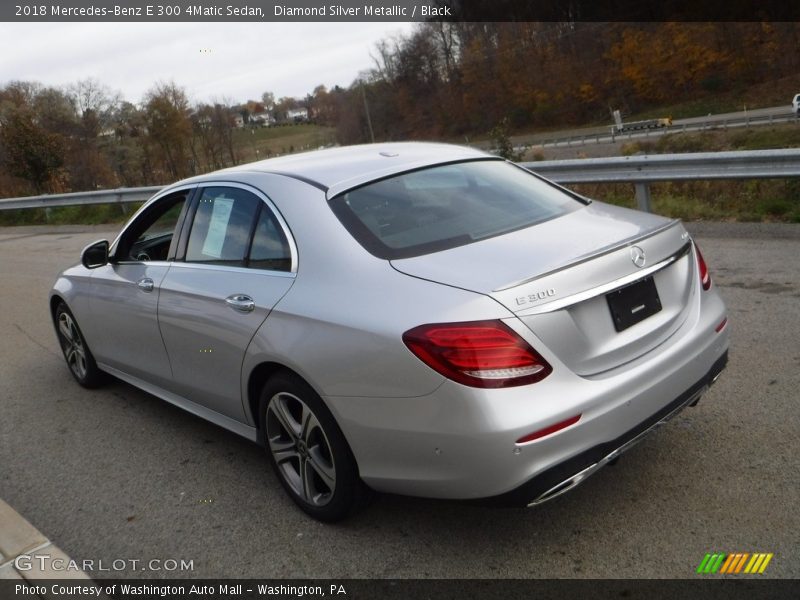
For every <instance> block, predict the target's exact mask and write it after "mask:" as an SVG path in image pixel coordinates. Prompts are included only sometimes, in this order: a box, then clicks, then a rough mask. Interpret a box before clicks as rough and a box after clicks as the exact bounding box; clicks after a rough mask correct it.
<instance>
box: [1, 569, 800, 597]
mask: <svg viewBox="0 0 800 600" xmlns="http://www.w3.org/2000/svg"><path fill="white" fill-rule="evenodd" d="M750 577H752V576H741V577H740V578H736V577H731V578H725V579H720V578H718V577H715V576H710V577H709V576H702V575H698V578H697V579H692V580H674V579H647V580H612V579H604V580H591V579H559V580H555V579H531V580H509V579H498V580H487V579H480V580H463V579H433V580H419V579H399V580H384V579H378V580H369V579H342V580H315V579H305V580H274V579H264V580H258V579H243V580H235V579H227V580H226V579H197V580H187V579H175V580H112V579H109V580H98V581H94V582H93V581H89V580H79V579H69V580H21V579H20V580H16V581H15V580H4V581H0V598H3V599H4V600H5V599H8V600H12V599H13V600H18V599H21V598H36V597H38V596H41V597H46V598H63V599H65V600H66V599H70V600H72V599H78V598H81V599H82V598H112V599H114V600H133V599H137V600H200V599H208V600H216V599H218V598H227V599H229V600H256V599H270V600H293V599H297V598H323V597H324V598H340V599H345V598H346V599H348V600H412V599H413V600H426V599H430V600H439V599H446V600H450V599H452V600H484V599H491V598H502V599H503V600H517V599H519V600H523V599H524V600H564V599H565V598H570V599H572V598H575V599H602V600H620V599H624V600H661V599H663V600H667V599H669V600H674V599H676V598H685V599H692V600H760V599H762V598H763V599H767V598H769V599H770V600H783V599H784V598H785V599H787V600H788V599H790V598H791V599H793V600H794V599H796V598H798V597H800V581H798V580H780V579H766V580H765V579H752V578H750ZM757 577H760V576H757Z"/></svg>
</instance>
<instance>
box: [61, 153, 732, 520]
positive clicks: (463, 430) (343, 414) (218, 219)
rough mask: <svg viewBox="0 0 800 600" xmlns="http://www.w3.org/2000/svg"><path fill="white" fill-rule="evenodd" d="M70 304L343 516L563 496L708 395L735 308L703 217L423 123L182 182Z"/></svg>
mask: <svg viewBox="0 0 800 600" xmlns="http://www.w3.org/2000/svg"><path fill="white" fill-rule="evenodd" d="M50 309H51V312H52V317H53V322H54V324H55V327H56V332H57V335H58V339H59V342H60V344H61V347H62V349H63V351H64V356H65V358H66V362H67V365H68V366H69V369H70V371H71V372H72V375H73V376H74V377H75V379H76V380H77V381H78V383H80V384H81V385H84V386H86V387H94V386H97V385H99V384H101V383H102V381H103V380H104V379H105V377H107V376H108V375H112V376H114V377H117V378H119V379H121V380H123V381H126V382H128V383H130V384H132V385H134V386H137V387H139V388H141V389H143V390H145V391H147V392H149V393H151V394H154V395H156V396H158V397H160V398H162V399H164V400H166V401H167V402H170V403H172V404H175V405H177V406H179V407H181V408H184V409H185V410H187V411H189V412H190V413H193V414H195V415H197V416H199V417H202V418H204V419H207V420H209V421H211V422H213V423H216V424H217V425H220V426H222V427H225V428H227V429H229V430H231V431H233V432H235V433H238V434H240V435H242V436H244V437H246V438H248V439H251V440H253V441H256V442H258V443H260V444H262V445H263V446H264V447H265V448H266V450H267V456H268V457H269V460H270V462H271V463H272V465H273V467H274V470H275V472H276V473H277V476H278V478H279V479H280V482H281V484H282V485H283V487H284V488H285V489H286V491H287V492H288V494H289V496H291V498H292V499H293V500H294V501H295V502H296V503H297V504H298V506H299V507H300V508H302V509H303V510H305V511H306V512H307V513H309V514H310V515H312V516H314V517H316V518H318V519H321V520H327V521H332V520H336V519H341V518H343V517H344V516H346V515H347V514H349V513H351V512H352V511H353V510H354V509H355V508H357V507H359V506H361V505H362V504H363V503H364V500H365V499H367V498H368V497H369V492H370V490H378V491H383V492H391V493H399V494H409V495H415V496H425V497H431V498H450V499H488V500H492V501H497V502H501V503H512V504H522V505H535V504H539V503H541V502H544V501H546V500H550V499H552V498H554V497H556V496H558V495H560V494H562V493H563V492H565V491H567V490H569V489H571V488H572V487H574V486H575V485H577V484H579V483H580V482H581V481H583V480H584V479H585V478H586V477H587V476H588V475H590V474H592V473H593V472H595V471H596V470H598V469H599V468H600V467H602V466H603V465H605V464H607V463H609V462H611V461H613V460H615V459H616V458H617V457H618V456H619V455H620V454H621V453H622V452H623V451H624V450H626V449H628V448H629V447H631V446H632V445H633V444H635V443H636V442H637V441H639V440H640V439H641V438H642V436H644V435H645V434H646V433H647V432H649V431H651V430H652V429H653V428H654V427H656V426H658V425H660V424H661V423H663V422H664V421H666V420H667V419H669V418H670V417H671V416H672V415H674V414H675V413H676V412H677V411H679V410H681V409H682V408H684V407H685V406H688V405H693V404H694V403H696V402H697V400H698V399H699V397H700V395H701V394H702V393H703V392H704V391H705V390H706V389H707V388H708V386H709V385H711V383H713V381H714V380H715V379H716V378H717V377H718V376H719V374H720V373H721V371H722V370H723V368H724V367H725V363H726V360H727V349H728V329H729V328H728V327H727V318H726V310H725V306H724V304H723V302H722V300H721V299H720V297H719V295H718V294H717V292H716V290H715V288H714V287H713V285H712V281H711V276H710V274H709V271H708V267H707V266H706V264H705V262H704V260H703V257H702V255H701V254H700V251H699V249H698V248H697V246H696V244H694V243H693V241H692V240H691V238H690V237H689V234H688V233H687V232H686V230H685V229H684V227H683V226H682V225H681V223H680V222H678V221H673V220H669V219H665V218H662V217H659V216H655V215H652V214H646V213H640V212H636V211H633V210H628V209H625V208H619V207H616V206H611V205H607V204H603V203H601V202H597V201H590V200H588V199H586V198H584V197H582V196H579V195H577V194H575V193H573V192H571V191H569V190H566V189H564V188H561V187H559V186H557V185H555V184H553V183H551V182H549V181H547V180H545V179H542V178H541V177H538V176H537V175H535V174H533V173H531V172H529V171H527V170H525V169H523V168H521V167H519V166H516V165H514V164H512V163H509V162H507V161H504V160H502V159H499V158H497V157H493V156H489V155H486V154H483V153H481V152H478V151H476V150H473V149H469V148H461V147H456V146H447V145H441V144H421V143H404V144H379V145H368V146H356V147H349V148H339V149H333V150H324V151H320V152H312V153H308V154H299V155H294V156H289V157H284V158H279V159H273V160H267V161H263V162H258V163H253V164H248V165H243V166H239V167H236V168H232V169H226V170H223V171H218V172H216V173H211V174H208V175H202V176H199V177H195V178H192V179H188V180H185V181H181V182H179V183H176V184H174V185H172V186H169V187H167V188H165V189H164V190H162V191H161V192H160V193H158V194H157V195H156V196H155V197H153V198H152V199H151V200H150V201H148V202H147V203H146V204H145V205H144V206H143V207H142V208H141V209H140V210H139V211H138V212H137V213H136V214H135V215H134V216H133V217H132V218H131V220H130V221H129V222H128V223H127V224H126V225H125V226H124V227H123V229H122V231H121V233H120V234H119V235H118V236H117V238H116V239H115V240H114V241H113V242H112V243H109V242H108V241H106V240H102V241H99V242H96V243H94V244H91V245H90V246H88V247H87V248H85V249H84V251H83V253H82V256H81V263H80V264H78V265H76V266H74V267H71V268H69V269H67V270H65V271H64V272H63V273H61V274H60V275H59V277H58V280H57V281H56V283H55V285H54V287H53V290H52V292H51V294H50ZM688 442H689V443H691V440H689V441H688Z"/></svg>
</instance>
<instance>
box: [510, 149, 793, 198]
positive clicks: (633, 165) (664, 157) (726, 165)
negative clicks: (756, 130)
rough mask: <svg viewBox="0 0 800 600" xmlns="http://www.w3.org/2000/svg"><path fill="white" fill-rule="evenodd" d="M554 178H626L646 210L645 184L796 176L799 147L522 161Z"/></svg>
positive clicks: (559, 180) (609, 180) (568, 181)
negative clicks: (632, 185)
mask: <svg viewBox="0 0 800 600" xmlns="http://www.w3.org/2000/svg"><path fill="white" fill-rule="evenodd" d="M522 164H523V166H524V167H526V168H528V169H530V170H531V171H535V172H537V173H539V174H540V175H542V176H543V177H547V178H548V179H552V180H553V181H555V182H556V183H561V184H571V183H632V184H634V186H635V187H636V201H637V203H638V205H639V208H640V209H641V210H646V211H649V210H650V187H649V184H650V183H653V182H657V181H699V180H710V179H789V178H794V177H800V149H790V150H747V151H738V152H697V153H691V154H653V155H645V156H621V157H617V156H615V157H613V158H584V159H575V160H550V161H538V162H526V163H522Z"/></svg>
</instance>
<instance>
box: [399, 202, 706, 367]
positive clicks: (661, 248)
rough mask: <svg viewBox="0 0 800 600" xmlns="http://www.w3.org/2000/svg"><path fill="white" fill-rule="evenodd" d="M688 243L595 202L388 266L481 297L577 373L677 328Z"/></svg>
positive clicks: (672, 229) (624, 358) (676, 231)
mask: <svg viewBox="0 0 800 600" xmlns="http://www.w3.org/2000/svg"><path fill="white" fill-rule="evenodd" d="M689 244H690V242H689V236H688V233H687V232H686V230H685V229H684V228H683V226H682V225H681V224H680V223H679V222H677V221H670V220H668V219H664V218H663V217H658V216H655V215H649V214H645V213H639V212H634V211H631V210H628V209H624V208H619V207H615V206H611V205H606V204H603V203H599V202H595V203H592V204H591V205H589V206H587V207H585V208H583V209H581V210H578V211H575V212H571V213H569V214H567V215H564V216H562V217H559V218H557V219H553V220H551V221H547V222H544V223H540V224H538V225H535V226H533V227H529V228H526V229H523V230H519V231H515V232H512V233H509V234H506V235H502V236H497V237H494V238H490V239H486V240H481V241H479V242H475V243H473V244H468V245H466V246H459V247H457V248H452V249H450V250H446V251H443V252H438V253H435V254H428V255H424V256H420V257H415V258H409V259H402V260H394V261H392V265H393V266H394V268H396V269H397V270H399V271H401V272H403V273H406V274H408V275H412V276H415V277H420V278H423V279H428V280H431V281H436V282H440V283H444V284H446V285H452V286H455V287H459V288H463V289H468V290H472V291H475V292H478V293H481V294H486V295H489V296H491V297H492V298H494V299H495V300H497V301H498V302H500V303H501V304H502V305H503V306H505V307H506V308H508V309H509V310H510V311H512V312H513V313H514V314H516V315H517V316H518V317H519V318H520V319H521V320H522V321H523V323H525V325H527V326H528V327H529V328H530V329H531V330H532V331H533V333H534V334H536V336H537V337H539V338H540V339H541V340H542V341H543V342H544V344H545V345H546V347H547V349H549V350H550V351H551V352H553V353H554V354H555V355H556V356H557V357H558V359H559V360H561V361H562V362H563V363H564V364H566V365H567V366H568V367H569V368H570V369H572V370H573V371H574V372H575V373H577V374H579V375H584V376H586V375H594V374H598V373H601V372H603V371H606V370H609V369H612V368H615V367H617V366H620V365H622V364H625V363H627V362H630V361H632V360H635V359H636V358H637V357H639V356H641V355H642V354H644V353H646V352H647V351H649V350H651V349H653V348H654V347H656V346H657V345H659V344H660V343H662V342H664V341H665V340H666V339H667V338H669V337H670V336H671V335H672V334H673V333H674V332H675V331H676V330H677V329H678V327H680V325H681V323H683V321H684V320H685V318H686V315H687V311H688V305H689V297H690V294H691V291H692V289H693V287H692V285H691V283H692V274H693V273H694V271H695V268H694V264H693V263H692V262H691V260H690V256H689V254H690V252H689V249H690V248H689ZM641 253H643V254H644V263H643V264H642V265H641V266H640V265H639V264H637V263H635V262H634V258H636V259H637V262H638V263H641V262H642V260H641V256H640V254H641ZM649 278H652V281H649ZM643 280H647V281H644V283H641V282H642V281H643ZM637 286H638V287H637ZM653 288H654V289H655V294H656V296H653ZM617 290H623V291H622V292H618V291H617ZM609 294H611V295H612V302H611V304H610V303H609V300H608V298H607V296H608V295H609ZM643 294H644V296H643ZM643 298H644V299H643ZM654 303H656V304H658V306H650V304H654ZM641 305H644V307H642V306H641ZM639 311H641V312H639ZM615 315H616V317H617V320H618V322H615ZM641 317H645V318H641ZM620 321H621V322H620Z"/></svg>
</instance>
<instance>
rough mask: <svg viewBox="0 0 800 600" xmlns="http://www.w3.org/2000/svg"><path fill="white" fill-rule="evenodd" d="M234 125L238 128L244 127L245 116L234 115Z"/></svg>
mask: <svg viewBox="0 0 800 600" xmlns="http://www.w3.org/2000/svg"><path fill="white" fill-rule="evenodd" d="M233 126H234V127H237V128H241V127H244V117H243V116H242V115H233Z"/></svg>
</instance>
